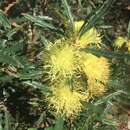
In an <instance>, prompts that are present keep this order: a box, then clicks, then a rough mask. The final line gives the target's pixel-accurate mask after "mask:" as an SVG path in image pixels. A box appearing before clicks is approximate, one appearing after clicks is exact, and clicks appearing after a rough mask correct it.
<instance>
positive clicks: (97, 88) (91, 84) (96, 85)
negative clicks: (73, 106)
mask: <svg viewBox="0 0 130 130" xmlns="http://www.w3.org/2000/svg"><path fill="white" fill-rule="evenodd" d="M87 90H88V93H89V98H92V97H99V96H101V95H102V94H103V93H104V92H105V91H106V85H105V84H102V83H101V82H98V81H96V80H94V79H88V89H87Z"/></svg>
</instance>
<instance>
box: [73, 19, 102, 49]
mask: <svg viewBox="0 0 130 130" xmlns="http://www.w3.org/2000/svg"><path fill="white" fill-rule="evenodd" d="M83 23H84V21H79V22H75V32H76V33H77V32H78V31H79V30H80V28H81V27H82V25H83ZM101 41H102V40H101V36H100V34H99V33H98V32H97V30H96V29H95V28H94V27H93V28H91V29H90V30H88V31H87V32H85V33H84V34H83V35H82V36H81V37H80V38H78V39H77V41H76V42H77V44H78V46H79V47H80V48H84V47H87V46H88V45H90V44H96V45H97V46H99V44H100V43H101Z"/></svg>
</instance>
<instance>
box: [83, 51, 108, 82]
mask: <svg viewBox="0 0 130 130" xmlns="http://www.w3.org/2000/svg"><path fill="white" fill-rule="evenodd" d="M81 66H82V70H83V71H84V73H85V74H86V76H87V77H88V79H96V80H98V81H101V82H107V80H108V78H109V73H110V70H109V63H108V60H107V59H106V58H104V57H97V56H95V55H93V54H90V53H84V52H82V53H81Z"/></svg>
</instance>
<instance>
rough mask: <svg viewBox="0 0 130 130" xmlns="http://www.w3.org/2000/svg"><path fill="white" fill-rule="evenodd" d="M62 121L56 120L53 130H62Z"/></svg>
mask: <svg viewBox="0 0 130 130" xmlns="http://www.w3.org/2000/svg"><path fill="white" fill-rule="evenodd" d="M63 124H64V120H63V118H58V119H57V121H56V124H55V127H54V130H64V128H63Z"/></svg>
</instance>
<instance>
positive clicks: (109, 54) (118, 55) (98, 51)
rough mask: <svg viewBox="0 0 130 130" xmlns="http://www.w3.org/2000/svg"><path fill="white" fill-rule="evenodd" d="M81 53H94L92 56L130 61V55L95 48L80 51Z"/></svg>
mask: <svg viewBox="0 0 130 130" xmlns="http://www.w3.org/2000/svg"><path fill="white" fill-rule="evenodd" d="M80 51H84V52H87V53H92V54H94V55H97V56H104V57H107V58H117V59H124V58H127V59H128V60H130V53H120V52H112V51H107V50H101V49H94V48H85V49H80Z"/></svg>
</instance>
